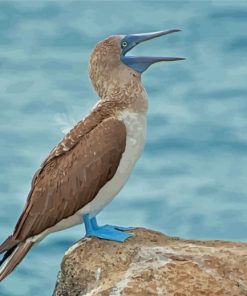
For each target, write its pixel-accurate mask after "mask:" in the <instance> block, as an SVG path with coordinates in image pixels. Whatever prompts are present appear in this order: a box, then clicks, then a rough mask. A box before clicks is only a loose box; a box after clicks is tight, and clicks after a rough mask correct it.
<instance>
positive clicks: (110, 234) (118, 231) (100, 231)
mask: <svg viewBox="0 0 247 296" xmlns="http://www.w3.org/2000/svg"><path fill="white" fill-rule="evenodd" d="M83 221H84V223H85V228H86V236H89V237H92V236H96V237H99V238H102V239H107V240H112V241H117V242H124V241H125V240H126V239H127V238H129V237H131V236H134V235H133V234H130V233H124V232H123V231H126V230H132V229H134V228H132V227H118V226H112V225H104V226H98V224H97V221H96V218H95V217H93V218H90V216H89V214H86V215H84V216H83Z"/></svg>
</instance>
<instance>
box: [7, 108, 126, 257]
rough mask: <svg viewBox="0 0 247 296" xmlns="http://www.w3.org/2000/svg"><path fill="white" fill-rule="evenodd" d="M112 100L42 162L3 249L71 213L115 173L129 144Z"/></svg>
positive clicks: (94, 194)
mask: <svg viewBox="0 0 247 296" xmlns="http://www.w3.org/2000/svg"><path fill="white" fill-rule="evenodd" d="M111 104H112V103H111V102H104V103H103V104H99V105H98V106H97V107H96V108H95V109H94V111H93V112H92V113H91V114H90V115H89V116H88V117H87V118H86V119H84V120H83V121H81V122H79V123H78V124H77V125H76V126H75V127H74V128H73V129H72V130H71V131H70V132H69V133H68V134H67V135H66V136H65V137H64V139H63V140H62V141H61V142H60V143H59V144H58V146H57V147H56V148H55V149H53V151H52V152H51V153H50V155H49V156H48V157H47V159H46V160H45V161H44V162H43V164H42V166H41V168H40V169H39V170H38V171H37V173H36V174H35V176H34V178H33V181H32V188H31V191H30V193H29V197H28V200H27V204H26V206H25V209H24V210H23V213H22V215H21V217H20V218H19V220H18V222H17V224H16V227H15V230H14V233H13V236H11V237H10V238H9V239H8V241H9V243H10V244H9V245H8V244H7V245H6V248H5V249H7V247H9V246H11V243H12V242H15V243H17V242H20V241H23V240H25V239H27V238H29V237H32V236H34V235H37V234H40V233H41V232H42V231H44V230H46V229H47V228H49V227H52V226H54V225H55V224H56V223H58V222H59V221H61V220H62V219H64V218H67V217H70V216H72V215H73V214H74V213H75V212H77V211H78V210H79V209H81V208H82V207H83V206H85V205H86V204H87V203H89V202H90V201H92V200H93V199H94V197H95V196H96V194H97V193H98V191H99V190H100V189H101V187H102V186H103V185H104V184H105V183H106V182H107V181H109V180H110V179H111V178H112V177H113V176H114V173H115V172H116V170H117V167H118V164H119V162H120V160H121V157H122V153H123V152H124V149H125V144H126V129H125V125H124V124H123V123H122V122H121V121H119V120H117V119H115V118H114V117H112V116H111V114H110V111H109V110H111V111H112V107H113V106H111V108H110V109H109V107H110V106H109V105H111ZM1 251H2V250H1Z"/></svg>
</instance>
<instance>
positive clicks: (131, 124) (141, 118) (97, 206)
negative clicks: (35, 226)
mask: <svg viewBox="0 0 247 296" xmlns="http://www.w3.org/2000/svg"><path fill="white" fill-rule="evenodd" d="M118 119H119V120H122V121H123V122H124V124H125V125H126V130H127V139H126V148H125V151H124V153H123V155H122V158H121V160H120V164H119V166H118V169H117V171H116V173H115V175H114V176H113V178H112V179H111V180H110V181H109V182H108V183H106V184H105V185H104V186H103V187H102V188H101V189H100V191H99V192H98V194H97V195H96V197H95V198H94V199H93V201H91V202H90V203H88V204H87V205H86V206H85V207H83V208H82V209H81V210H79V211H78V212H77V213H75V214H74V215H73V216H71V217H69V218H66V219H63V220H61V221H60V222H58V223H57V224H56V225H54V226H53V227H51V228H49V229H46V230H45V231H43V232H42V233H41V234H39V235H36V236H34V237H32V238H30V239H31V240H32V241H34V242H36V241H39V240H41V239H43V238H44V237H45V236H46V235H47V234H49V233H51V232H55V231H60V230H63V229H65V228H68V227H71V226H74V225H76V224H80V223H81V222H82V215H84V214H92V215H96V214H97V213H98V212H100V211H101V210H102V209H103V208H104V207H105V206H106V205H107V204H108V203H109V202H110V201H111V200H112V199H113V198H114V197H115V196H116V194H117V193H118V192H119V191H120V190H121V188H122V187H123V186H124V184H125V183H126V181H127V180H128V177H129V176H130V174H131V172H132V170H133V168H134V165H135V163H136V161H137V160H138V158H139V157H140V155H141V153H142V150H143V148H144V144H145V138H146V113H135V112H129V111H123V112H121V113H119V116H118Z"/></svg>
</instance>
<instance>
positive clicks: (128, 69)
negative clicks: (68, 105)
mask: <svg viewBox="0 0 247 296" xmlns="http://www.w3.org/2000/svg"><path fill="white" fill-rule="evenodd" d="M178 31H180V30H178V29H172V30H166V31H159V32H153V33H144V34H131V35H115V36H110V37H108V38H107V39H105V40H103V41H101V42H99V43H98V44H97V45H96V47H95V48H94V50H93V52H92V55H91V58H90V63H89V76H90V78H91V81H92V84H93V86H94V88H95V90H96V92H97V94H98V96H99V98H100V99H99V102H98V103H97V104H96V106H95V107H94V108H93V109H92V111H91V113H90V114H89V115H88V116H87V117H85V118H84V119H82V120H81V121H80V122H79V123H78V124H77V125H76V126H75V127H74V128H72V129H71V131H70V132H69V133H68V134H67V135H65V137H64V138H63V139H62V141H61V142H60V143H59V144H58V145H57V146H56V147H55V148H54V149H53V150H52V151H51V152H50V154H49V155H48V157H47V158H46V159H45V160H44V162H43V163H42V164H41V166H40V168H39V169H38V171H37V172H36V173H35V175H34V177H33V180H32V184H31V190H30V192H29V194H28V197H27V202H26V205H25V208H24V210H23V212H22V214H21V216H20V217H19V220H18V221H17V224H16V226H15V228H14V231H13V234H12V235H10V236H9V237H8V238H7V239H6V240H5V241H4V242H3V243H2V244H1V245H0V253H3V254H4V255H3V258H2V260H1V261H0V265H1V269H0V281H1V280H3V279H4V278H5V277H6V276H7V275H8V274H9V273H10V272H12V271H13V269H14V268H15V267H16V266H17V265H18V264H19V263H20V261H21V260H22V259H23V257H24V256H25V255H26V253H27V252H28V251H29V250H30V248H31V247H32V246H33V245H34V244H35V243H37V242H39V241H40V240H41V239H43V238H44V237H45V236H46V235H47V234H49V233H51V232H55V231H59V230H63V229H65V228H68V227H71V226H74V225H76V224H79V223H83V222H84V225H85V229H86V236H96V237H99V238H101V239H107V240H114V241H120V242H123V241H124V240H125V239H127V238H128V237H130V236H132V234H131V233H127V232H125V231H126V230H130V229H131V228H125V227H118V226H112V225H104V226H98V224H97V221H96V215H97V214H98V213H99V212H100V211H101V210H102V209H103V208H104V207H105V206H106V205H107V204H108V203H109V202H110V201H111V200H112V199H113V198H114V196H116V194H117V193H118V192H119V191H120V189H121V188H122V187H123V185H124V184H125V183H126V181H127V179H128V177H129V175H130V173H131V171H132V169H133V167H134V165H135V163H136V161H137V160H138V158H139V157H140V155H141V153H142V150H143V147H144V142H145V134H146V113H147V94H146V91H145V89H144V87H143V85H142V83H141V74H142V73H143V72H144V71H145V70H146V69H147V68H148V67H149V66H150V65H152V64H154V63H157V62H161V61H177V60H182V59H183V58H178V57H150V56H144V57H140V56H129V55H127V53H128V52H129V51H130V50H131V49H132V48H134V47H135V46H136V45H138V44H139V43H141V42H144V41H147V40H150V39H153V38H156V37H159V36H163V35H167V34H170V33H174V32H178Z"/></svg>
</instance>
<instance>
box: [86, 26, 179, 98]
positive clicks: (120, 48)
mask: <svg viewBox="0 0 247 296" xmlns="http://www.w3.org/2000/svg"><path fill="white" fill-rule="evenodd" d="M179 31H181V30H179V29H171V30H166V31H159V32H152V33H142V34H131V35H115V36H110V37H108V38H107V39H105V40H103V41H101V42H99V43H98V44H97V45H96V47H95V48H94V50H93V52H92V55H91V59H90V64H89V75H90V78H91V80H92V83H93V85H94V88H95V89H96V91H97V92H98V94H99V96H102V95H103V93H104V92H105V91H106V90H109V89H110V88H111V85H115V84H117V85H119V84H121V83H127V82H128V81H129V78H130V77H137V78H140V76H141V74H142V73H143V72H144V71H145V70H147V68H148V67H149V66H151V65H152V64H154V63H157V62H171V61H178V60H184V58H179V57H163V56H160V57H153V56H130V55H127V54H128V53H129V51H130V50H131V49H132V48H134V47H135V46H136V45H138V44H140V43H142V42H144V41H148V40H151V39H154V38H157V37H160V36H163V35H167V34H171V33H175V32H179Z"/></svg>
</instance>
